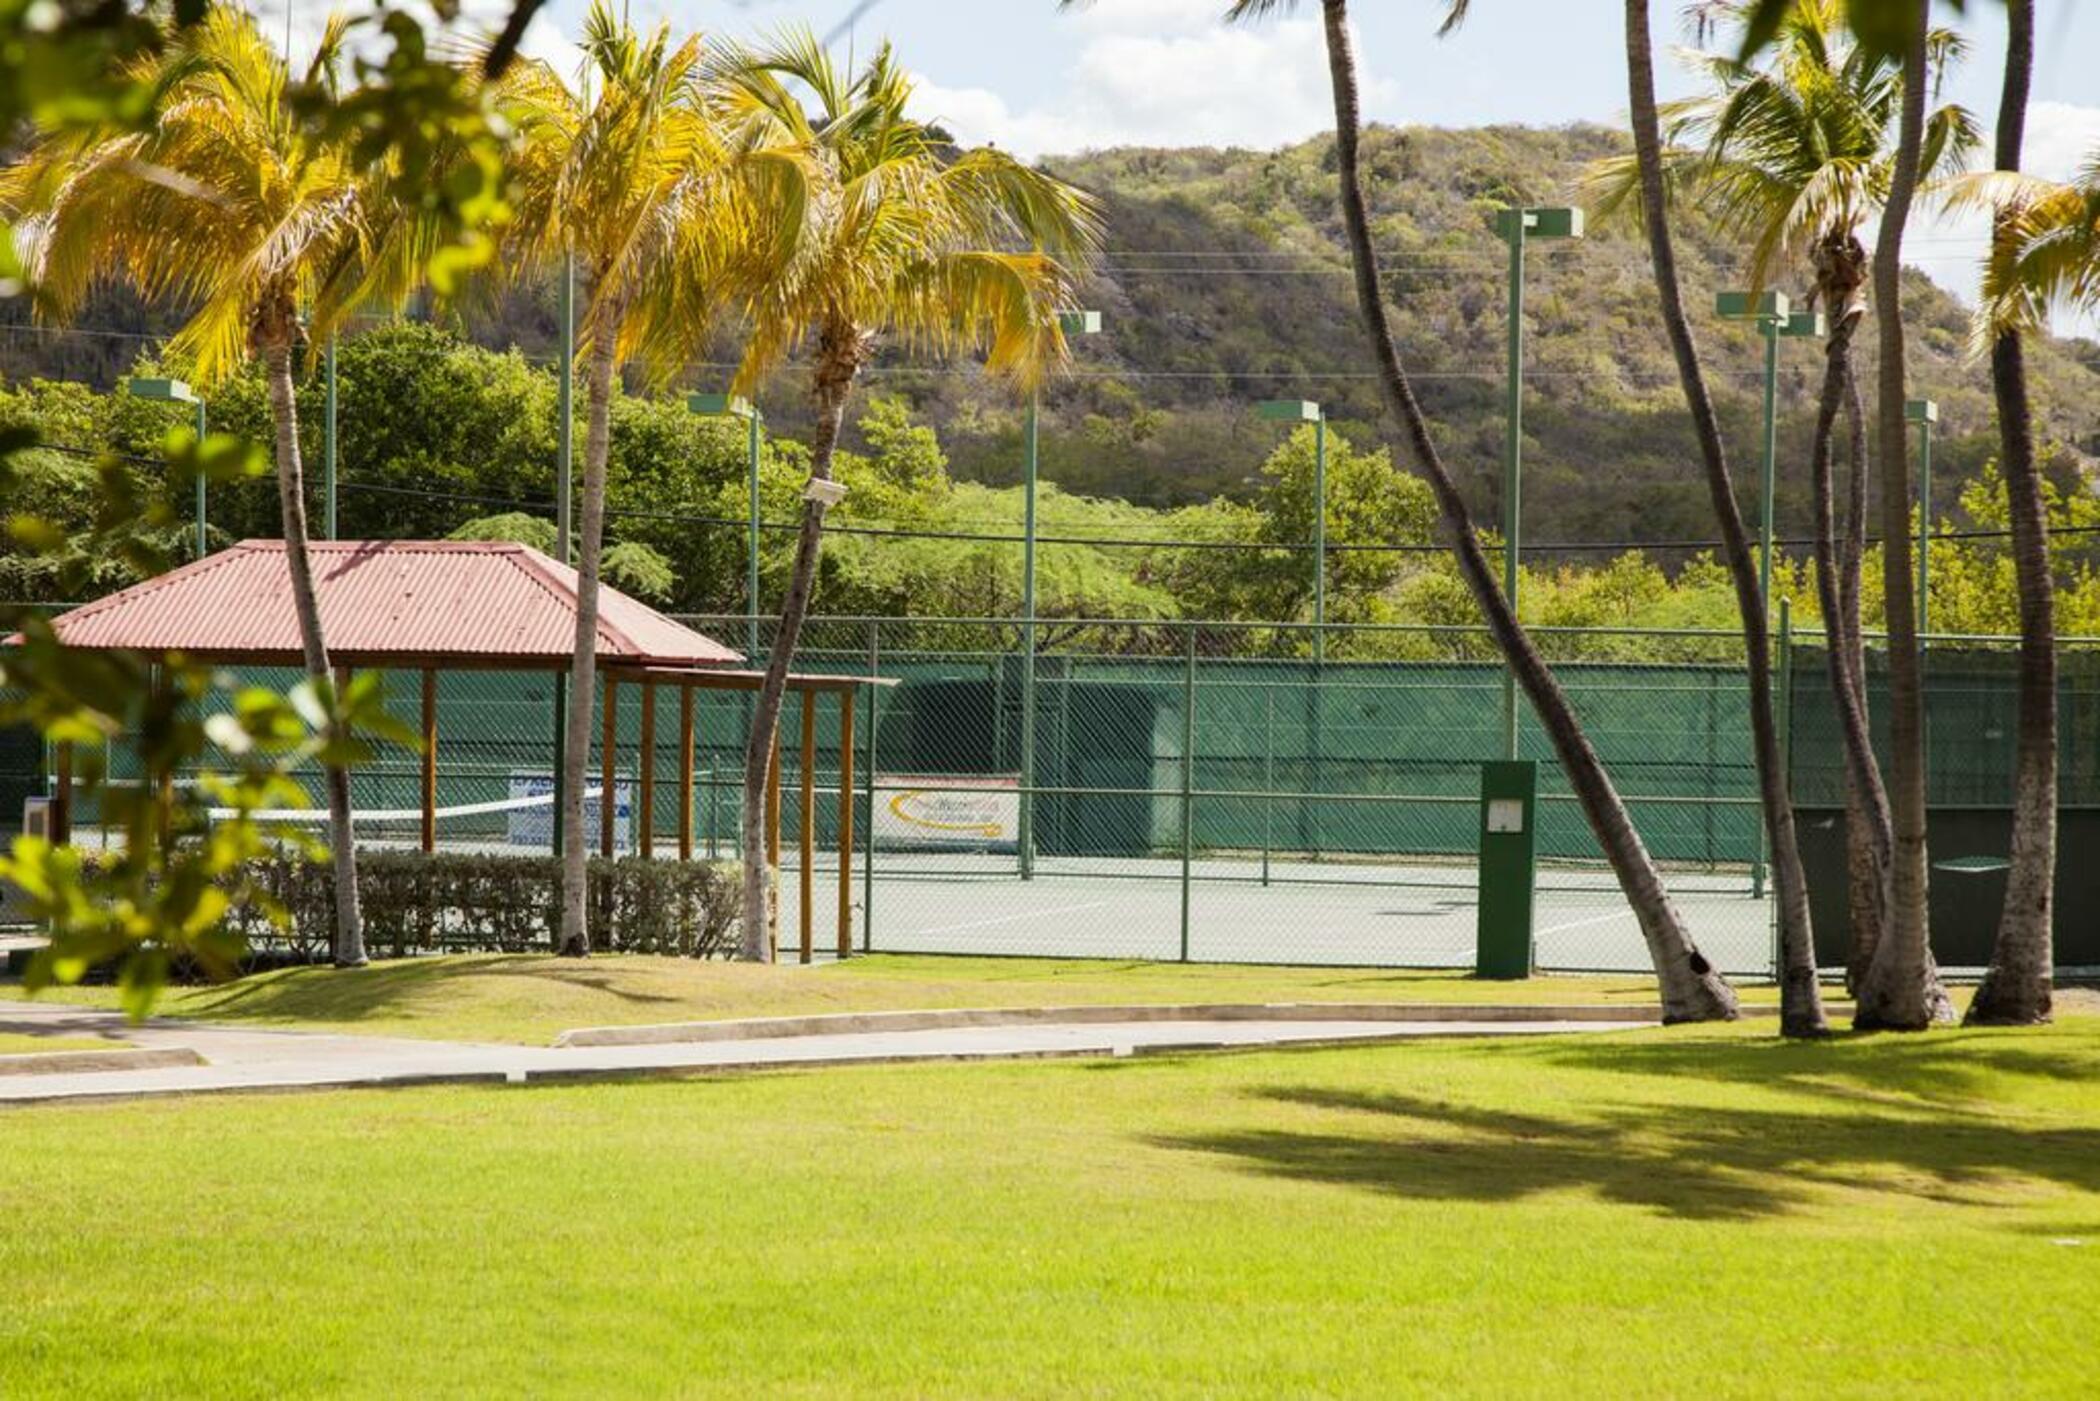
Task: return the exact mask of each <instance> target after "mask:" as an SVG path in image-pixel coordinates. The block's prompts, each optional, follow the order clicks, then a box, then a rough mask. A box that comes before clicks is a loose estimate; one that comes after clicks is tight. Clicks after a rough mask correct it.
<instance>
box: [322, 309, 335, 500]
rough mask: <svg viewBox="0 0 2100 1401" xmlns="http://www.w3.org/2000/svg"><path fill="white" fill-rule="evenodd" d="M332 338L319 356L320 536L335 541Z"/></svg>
mask: <svg viewBox="0 0 2100 1401" xmlns="http://www.w3.org/2000/svg"><path fill="white" fill-rule="evenodd" d="M335 457H336V449H335V335H334V333H333V332H330V333H329V336H328V348H327V350H325V351H323V352H322V356H321V503H322V510H321V534H322V538H323V539H327V540H333V539H335V528H336V521H335Z"/></svg>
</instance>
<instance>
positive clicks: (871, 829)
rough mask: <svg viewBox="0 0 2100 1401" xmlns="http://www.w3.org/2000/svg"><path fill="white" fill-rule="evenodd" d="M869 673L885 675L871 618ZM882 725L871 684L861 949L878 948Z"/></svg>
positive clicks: (878, 697)
mask: <svg viewBox="0 0 2100 1401" xmlns="http://www.w3.org/2000/svg"><path fill="white" fill-rule="evenodd" d="M868 675H869V676H871V677H876V676H880V675H882V624H881V623H880V622H879V621H877V620H876V619H874V618H870V619H868ZM881 724H882V687H880V686H870V687H868V761H867V764H866V766H865V770H864V776H863V777H862V779H861V783H862V785H863V786H864V787H865V788H866V789H867V793H868V821H867V826H866V827H865V829H864V833H865V834H864V835H863V836H862V837H861V842H862V847H861V857H860V951H861V952H862V953H867V952H868V951H869V950H871V949H873V948H874V947H875V732H876V730H877V728H878V727H880V726H881Z"/></svg>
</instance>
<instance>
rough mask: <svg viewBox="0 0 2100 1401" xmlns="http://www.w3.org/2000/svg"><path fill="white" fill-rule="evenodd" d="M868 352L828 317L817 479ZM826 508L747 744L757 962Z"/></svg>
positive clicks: (805, 512)
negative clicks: (771, 778)
mask: <svg viewBox="0 0 2100 1401" xmlns="http://www.w3.org/2000/svg"><path fill="white" fill-rule="evenodd" d="M867 353H868V338H867V336H866V335H865V334H864V333H863V332H862V331H861V330H860V328H859V327H857V326H854V325H851V324H850V323H847V322H843V321H836V320H834V321H830V322H827V323H826V324H825V326H824V328H823V330H822V331H821V332H820V333H819V335H818V338H817V358H816V385H815V391H816V392H815V397H816V405H817V422H816V429H815V434H814V436H813V437H812V438H811V440H810V445H809V474H810V476H811V477H812V478H813V479H816V480H819V481H829V480H830V479H831V460H832V456H833V454H834V453H835V452H836V451H837V450H838V444H839V429H840V428H841V427H842V426H843V425H844V423H845V419H846V397H847V396H848V395H849V394H851V393H852V392H853V381H854V380H855V379H856V378H857V377H858V376H859V374H860V367H861V365H862V364H863V363H864V362H865V360H866V358H867ZM825 509H826V507H825V505H824V503H823V502H821V501H815V500H810V501H805V502H803V505H802V528H801V531H800V532H799V533H798V534H797V535H796V537H795V568H794V572H793V573H792V574H791V575H789V577H788V589H787V599H786V601H785V602H784V603H783V604H782V605H781V609H780V626H779V628H778V630H777V631H775V633H774V634H773V646H772V649H771V650H770V651H769V652H768V653H767V655H766V676H765V681H764V682H763V683H762V684H761V685H760V687H759V691H758V705H757V708H756V709H755V710H754V712H753V713H752V717H751V735H750V738H749V740H748V741H747V747H746V749H745V750H744V824H743V831H742V834H741V835H742V839H743V864H744V902H743V923H742V932H741V938H740V939H739V941H738V949H737V954H738V957H740V958H743V959H745V960H747V961H749V962H752V963H765V962H767V961H769V960H770V959H771V958H772V952H773V951H772V946H771V943H770V941H769V940H768V939H767V937H766V926H767V918H766V916H767V911H768V909H769V908H770V896H771V894H772V891H771V886H770V883H769V881H768V879H767V877H768V868H767V864H766V831H767V826H766V824H767V823H769V822H776V821H778V820H779V818H778V816H777V814H774V813H772V812H769V811H767V809H766V789H767V783H766V777H767V772H768V770H769V769H770V768H771V767H772V761H773V744H774V740H775V737H776V736H777V735H778V734H779V732H780V707H781V703H782V701H784V700H785V699H786V697H787V678H788V671H789V670H790V669H791V668H792V667H793V666H794V663H795V648H796V646H797V644H799V643H800V641H801V638H802V624H803V621H804V620H805V619H806V618H808V616H809V600H810V595H811V593H812V592H814V591H815V589H816V583H817V561H818V559H819V557H820V555H821V553H822V550H823V546H824V512H825Z"/></svg>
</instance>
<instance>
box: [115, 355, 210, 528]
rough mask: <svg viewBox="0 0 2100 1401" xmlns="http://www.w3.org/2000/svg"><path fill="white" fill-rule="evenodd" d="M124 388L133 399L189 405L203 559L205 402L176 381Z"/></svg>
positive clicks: (138, 383)
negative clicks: (193, 430)
mask: <svg viewBox="0 0 2100 1401" xmlns="http://www.w3.org/2000/svg"><path fill="white" fill-rule="evenodd" d="M124 387H125V389H126V390H127V391H128V392H129V393H130V395H131V397H132V398H134V399H153V400H157V401H158V402H160V403H163V404H188V405H190V406H191V408H192V409H193V410H194V411H195V427H196V431H197V447H198V449H199V452H200V455H199V457H198V459H197V488H196V490H197V497H196V518H197V558H198V559H203V558H204V555H205V551H206V548H207V546H206V541H205V535H204V459H203V457H202V455H201V452H202V449H203V447H204V427H205V416H204V400H203V398H202V397H200V396H199V395H198V393H197V391H196V390H194V389H192V388H190V387H189V386H188V385H187V384H184V383H183V382H182V381H181V380H179V379H133V380H126V381H125V386H124Z"/></svg>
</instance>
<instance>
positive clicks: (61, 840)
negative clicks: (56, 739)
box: [50, 741, 73, 846]
mask: <svg viewBox="0 0 2100 1401" xmlns="http://www.w3.org/2000/svg"><path fill="white" fill-rule="evenodd" d="M51 776H52V778H53V780H54V782H53V783H52V785H51V812H50V824H51V845H53V846H65V845H67V844H68V843H70V842H71V841H72V840H73V745H72V742H71V741H60V743H59V744H57V745H56V746H54V748H53V750H52V754H51Z"/></svg>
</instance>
